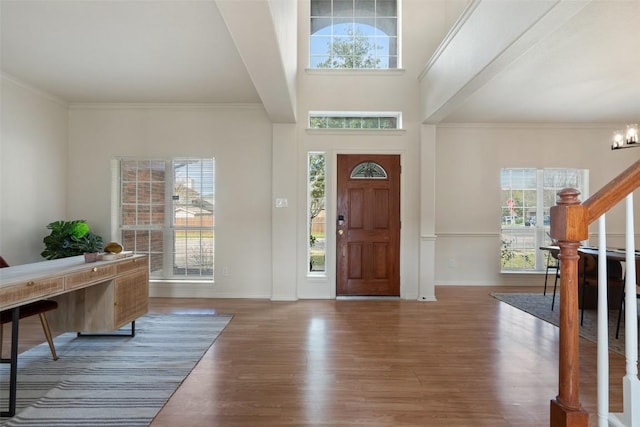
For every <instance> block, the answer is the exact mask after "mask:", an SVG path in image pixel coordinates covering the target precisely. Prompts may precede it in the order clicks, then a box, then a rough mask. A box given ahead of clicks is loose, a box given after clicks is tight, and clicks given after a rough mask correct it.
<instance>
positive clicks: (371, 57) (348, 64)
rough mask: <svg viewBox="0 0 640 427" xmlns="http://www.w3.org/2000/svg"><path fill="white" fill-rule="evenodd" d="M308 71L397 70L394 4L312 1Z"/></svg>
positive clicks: (386, 0)
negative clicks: (316, 69)
mask: <svg viewBox="0 0 640 427" xmlns="http://www.w3.org/2000/svg"><path fill="white" fill-rule="evenodd" d="M309 54H310V58H309V63H310V64H309V66H310V67H311V68H350V69H375V68H382V69H390V68H398V5H397V0H311V36H310V49H309Z"/></svg>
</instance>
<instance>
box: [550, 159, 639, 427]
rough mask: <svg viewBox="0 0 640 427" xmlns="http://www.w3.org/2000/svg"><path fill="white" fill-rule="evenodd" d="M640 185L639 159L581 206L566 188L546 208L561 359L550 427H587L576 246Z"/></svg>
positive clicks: (573, 191)
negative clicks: (556, 268) (556, 275)
mask: <svg viewBox="0 0 640 427" xmlns="http://www.w3.org/2000/svg"><path fill="white" fill-rule="evenodd" d="M638 187H640V160H639V161H637V162H635V163H634V164H633V165H631V166H630V167H629V168H627V169H626V170H625V171H624V172H622V173H621V174H620V175H618V176H617V177H616V178H614V179H613V180H612V181H611V182H609V183H608V184H607V185H605V186H604V187H602V188H601V189H600V190H599V191H598V192H597V193H596V194H594V195H593V196H591V197H590V198H589V199H587V200H586V201H585V202H583V203H580V200H579V199H578V196H579V195H580V192H579V191H577V190H575V189H572V188H565V189H563V190H561V191H560V192H558V197H559V199H558V202H557V204H556V206H553V207H552V208H551V233H550V234H551V238H552V239H554V240H557V241H558V246H559V247H560V253H559V255H558V258H559V259H560V261H561V262H560V344H559V346H560V349H559V350H560V355H559V378H558V395H557V396H556V398H555V399H553V400H551V414H550V415H551V416H550V425H551V427H588V425H589V414H588V412H587V411H585V410H584V409H583V408H582V405H581V404H580V393H579V390H580V388H579V382H580V374H579V362H578V361H579V346H578V342H579V341H578V337H579V335H578V333H579V326H580V321H579V318H578V260H579V258H580V257H579V255H578V247H579V246H580V242H581V241H583V240H587V239H588V238H589V224H591V223H592V222H594V221H595V220H597V219H598V218H599V217H600V216H602V215H603V214H604V213H605V212H607V211H608V210H609V209H611V208H612V207H613V206H615V205H617V204H618V203H620V202H621V201H622V200H623V199H624V198H625V197H626V196H627V195H629V194H631V193H632V192H633V191H634V190H635V189H636V188H638Z"/></svg>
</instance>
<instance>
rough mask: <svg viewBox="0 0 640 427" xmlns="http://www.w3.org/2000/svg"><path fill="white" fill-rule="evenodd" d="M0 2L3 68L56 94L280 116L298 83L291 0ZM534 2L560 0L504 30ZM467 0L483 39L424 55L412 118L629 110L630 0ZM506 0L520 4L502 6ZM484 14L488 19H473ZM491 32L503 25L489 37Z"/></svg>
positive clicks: (604, 118)
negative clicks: (417, 114)
mask: <svg viewBox="0 0 640 427" xmlns="http://www.w3.org/2000/svg"><path fill="white" fill-rule="evenodd" d="M0 1H1V14H0V19H1V22H0V24H1V28H0V30H1V32H0V37H1V61H2V62H1V66H2V73H3V75H5V77H8V78H14V79H15V80H17V81H20V82H23V83H26V84H28V85H30V86H33V87H35V88H39V89H41V90H43V91H45V92H48V93H50V94H53V95H55V96H57V97H59V98H61V99H63V100H65V101H67V102H69V103H98V102H99V103H103V102H109V103H263V105H265V109H266V110H267V113H268V114H269V115H270V117H271V118H272V120H274V121H275V122H291V121H293V120H295V103H296V96H298V97H299V96H304V94H300V93H298V94H296V93H295V84H294V83H293V82H294V79H295V57H294V58H293V59H291V58H289V57H288V56H290V51H286V50H284V53H283V46H282V43H281V42H282V37H281V35H278V34H276V33H277V28H278V24H280V25H281V24H282V22H283V16H287V15H286V14H278V13H277V11H276V9H274V8H283V6H282V5H285V7H284V8H289V9H291V8H290V7H289V6H290V5H291V4H294V5H295V4H296V1H303V0H217V1H208V0H207V1H205V0H180V1H166V0H148V1H130V0H121V1H112V0H86V1H80V0H56V1H52V0H30V1H24V0H0ZM423 2H424V3H423ZM411 3H412V7H424V6H423V5H424V4H425V3H427V2H425V1H424V0H404V4H405V6H406V7H405V9H408V8H409V6H408V5H409V4H411ZM541 3H546V4H548V5H549V7H548V9H549V10H560V9H562V8H563V7H565V8H566V9H572V8H573V9H574V10H573V12H572V13H566V14H564V15H562V14H556V15H554V14H553V13H546V14H541V17H536V19H535V20H532V22H531V24H530V25H524V23H523V28H522V32H521V33H519V34H515V33H513V34H507V32H508V30H509V29H510V28H511V26H512V25H516V24H518V22H519V21H518V19H516V18H517V17H519V16H522V14H523V13H525V14H526V13H529V11H530V10H532V12H531V13H532V16H534V15H535V13H537V12H535V10H534V9H536V8H539V4H541ZM470 4H471V6H473V7H476V9H477V10H476V13H479V12H482V11H483V10H484V12H485V13H486V14H485V15H484V17H483V15H482V14H478V15H475V18H477V20H482V19H483V20H484V22H485V24H486V25H485V26H484V27H483V25H481V24H482V23H481V22H480V23H479V22H477V21H476V22H475V24H474V21H473V19H470V20H469V22H468V23H463V24H462V29H463V30H464V28H465V27H466V29H467V30H468V32H469V34H467V37H469V38H470V39H473V40H477V41H481V42H482V43H483V44H480V45H479V47H478V48H477V49H480V50H482V49H483V48H484V47H485V46H494V47H495V48H496V49H495V52H493V53H492V54H491V55H490V56H491V58H484V59H483V60H485V62H482V61H479V62H478V63H477V64H472V65H473V66H475V67H477V68H476V69H468V68H466V67H468V66H469V64H470V63H469V62H468V61H465V58H468V56H465V52H464V51H461V50H459V51H458V56H457V57H456V55H453V56H452V57H450V58H449V59H452V58H453V60H449V61H448V62H446V61H445V62H441V63H438V62H437V61H435V62H434V64H435V65H434V64H432V65H433V67H432V71H431V74H430V72H425V76H424V77H423V79H422V81H420V82H418V81H417V82H416V87H418V86H422V91H423V93H422V94H421V97H422V98H424V102H423V104H427V107H426V108H425V109H424V112H423V116H422V120H423V121H425V122H433V123H443V122H563V123H566V122H584V123H592V122H625V121H626V122H628V121H634V120H635V121H638V120H640V54H639V52H640V1H639V0H618V1H609V0H593V1H586V0H584V1H582V0H573V1H568V0H562V1H555V0H535V1H534V0H513V1H504V0H482V1H472V2H470ZM576 4H578V5H579V6H575V5H576ZM417 5H419V6H417ZM512 5H519V6H520V7H515V6H514V8H513V9H514V10H513V13H512V15H511V16H510V15H509V13H510V12H509V8H508V7H507V6H509V7H511V6H512ZM558 5H559V7H557V8H556V6H558ZM490 6H492V7H496V8H497V9H495V10H496V11H503V12H500V13H493V14H492V12H491V7H490ZM505 8H506V9H505ZM554 8H556V9H554ZM505 10H506V12H505ZM274 11H275V12H274ZM245 13H246V14H248V15H246V16H248V18H247V20H246V24H244V25H243V21H242V16H243V14H245ZM274 16H275V17H276V19H274ZM559 16H560V17H559ZM288 17H289V19H291V20H293V21H292V22H295V20H296V16H295V14H290V15H289V16H288ZM516 21H518V22H516ZM276 22H277V23H278V24H276ZM523 22H524V21H523ZM293 25H294V33H295V25H296V24H295V23H294V24H293ZM474 25H476V26H474ZM492 27H493V28H495V29H499V31H493V32H491V34H489V33H487V32H486V31H485V30H476V28H492ZM287 31H288V32H291V31H290V29H287ZM474 31H476V32H474ZM459 33H460V34H463V35H464V31H459ZM500 37H510V38H507V39H505V40H506V43H505V45H504V46H500V45H499V43H494V42H495V38H500ZM485 38H487V39H486V40H485ZM488 38H492V39H488ZM252 40H254V41H255V42H256V43H255V44H253V43H251V41H252ZM301 40H302V39H301ZM431 44H433V42H431ZM453 46H456V42H455V40H454V42H453V43H449V47H450V48H453ZM293 51H295V49H293ZM440 53H442V52H440ZM445 53H446V52H445ZM404 54H405V55H407V53H406V52H405V53H404ZM294 56H295V55H294ZM442 57H443V58H445V57H446V55H442ZM456 58H457V59H456ZM428 61H429V58H424V63H425V64H427V62H428ZM302 62H304V61H302ZM438 66H439V68H438ZM292 68H293V72H292ZM460 70H463V71H465V72H468V74H467V75H464V76H461V75H459V74H456V73H460ZM458 77H460V80H459V81H458V80H455V78H458ZM431 84H432V85H431ZM430 85H431V86H430ZM434 96H435V101H434V102H435V103H434V104H433V105H429V102H431V101H432V100H434V98H433V97H434Z"/></svg>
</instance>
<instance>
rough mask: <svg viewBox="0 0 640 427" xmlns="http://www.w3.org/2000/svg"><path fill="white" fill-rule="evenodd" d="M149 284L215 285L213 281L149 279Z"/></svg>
mask: <svg viewBox="0 0 640 427" xmlns="http://www.w3.org/2000/svg"><path fill="white" fill-rule="evenodd" d="M149 283H181V284H182V283H188V284H195V285H213V284H215V282H214V280H213V279H208V280H202V279H149Z"/></svg>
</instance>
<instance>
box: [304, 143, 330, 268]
mask: <svg viewBox="0 0 640 427" xmlns="http://www.w3.org/2000/svg"><path fill="white" fill-rule="evenodd" d="M325 176H326V157H325V153H317V152H310V153H309V155H308V179H307V194H308V200H309V202H308V211H307V212H308V213H309V216H308V217H309V222H308V230H309V233H308V235H309V247H308V258H309V272H310V273H312V274H314V273H324V271H325V266H326V249H325V247H326V245H325V243H326V233H325V231H326V226H327V224H326V216H325V213H326V184H325Z"/></svg>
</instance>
